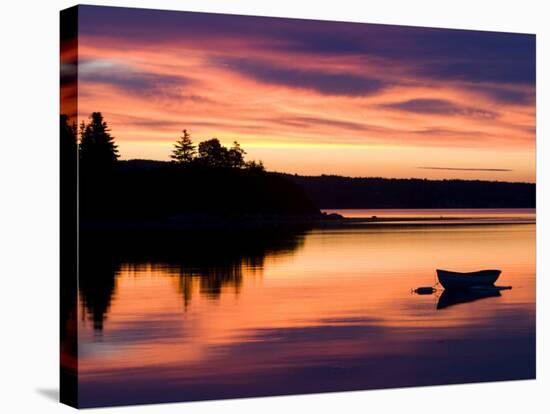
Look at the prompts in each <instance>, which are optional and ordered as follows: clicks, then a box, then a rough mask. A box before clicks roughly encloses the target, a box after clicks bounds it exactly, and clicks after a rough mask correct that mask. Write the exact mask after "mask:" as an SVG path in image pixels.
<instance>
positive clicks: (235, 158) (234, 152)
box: [227, 141, 246, 168]
mask: <svg viewBox="0 0 550 414" xmlns="http://www.w3.org/2000/svg"><path fill="white" fill-rule="evenodd" d="M245 154H246V151H245V150H243V149H242V148H241V145H240V144H239V143H238V142H237V141H234V142H233V147H231V149H230V150H229V151H228V153H227V156H228V161H229V164H230V166H231V167H233V168H242V167H244V165H245V162H244V155H245Z"/></svg>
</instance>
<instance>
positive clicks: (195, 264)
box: [79, 226, 308, 331]
mask: <svg viewBox="0 0 550 414" xmlns="http://www.w3.org/2000/svg"><path fill="white" fill-rule="evenodd" d="M307 231H308V229H307V228H305V227H303V226H301V227H292V228H285V229H284V230H281V231H251V232H245V233H242V234H239V235H235V234H215V235H211V234H188V235H186V237H185V238H184V239H182V238H181V235H180V234H171V233H164V234H153V235H152V234H146V235H143V234H142V235H139V236H136V235H135V234H119V235H117V236H116V237H114V238H110V239H105V238H103V237H100V236H98V235H94V234H86V235H84V236H83V237H82V242H81V244H82V246H81V251H82V254H81V256H80V269H81V270H80V279H79V292H80V297H81V304H82V306H83V307H84V308H85V310H86V311H85V312H84V313H85V314H86V315H87V316H88V318H89V319H91V320H92V322H93V328H94V330H97V331H102V330H103V323H104V321H105V319H106V318H107V315H108V312H109V307H110V304H111V301H112V299H113V297H114V296H115V293H116V288H117V286H116V278H117V276H118V275H120V274H128V273H133V274H139V272H140V271H143V270H144V269H151V270H158V271H163V272H165V273H169V274H170V275H171V276H173V277H174V278H177V281H178V291H179V292H180V293H181V294H182V296H183V302H184V305H185V307H186V308H187V306H188V305H189V303H190V301H191V299H192V296H193V291H194V290H195V289H194V286H195V284H198V286H199V294H200V295H204V296H205V297H207V298H210V299H217V298H219V296H220V294H221V292H222V289H223V288H224V287H232V288H233V290H234V292H235V293H237V294H238V292H239V288H240V286H241V283H242V280H243V268H246V269H248V273H258V274H261V271H262V269H263V266H264V262H265V259H266V257H267V256H269V255H272V256H284V255H290V254H293V252H295V251H296V250H298V249H299V248H300V247H301V246H302V245H303V242H304V237H305V234H306V233H307ZM98 245H100V246H101V247H102V250H103V252H102V253H101V254H98V253H97V246H98Z"/></svg>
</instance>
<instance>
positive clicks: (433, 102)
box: [382, 98, 498, 119]
mask: <svg viewBox="0 0 550 414" xmlns="http://www.w3.org/2000/svg"><path fill="white" fill-rule="evenodd" d="M382 106H383V107H384V108H388V109H393V110H398V111H405V112H412V113H416V114H436V115H452V116H454V115H460V116H466V117H473V118H484V119H495V118H497V117H498V114H497V113H496V112H493V111H488V110H485V109H481V108H475V107H471V106H463V105H459V104H456V103H454V102H451V101H448V100H445V99H420V98H418V99H410V100H408V101H402V102H396V103H391V104H384V105H382Z"/></svg>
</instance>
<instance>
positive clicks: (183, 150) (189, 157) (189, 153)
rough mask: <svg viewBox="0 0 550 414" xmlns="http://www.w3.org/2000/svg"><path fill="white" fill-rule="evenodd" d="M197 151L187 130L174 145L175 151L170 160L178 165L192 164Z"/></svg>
mask: <svg viewBox="0 0 550 414" xmlns="http://www.w3.org/2000/svg"><path fill="white" fill-rule="evenodd" d="M195 154H196V149H195V145H194V144H193V141H191V135H190V134H189V133H188V132H187V130H186V129H184V130H183V135H182V136H181V137H180V139H179V140H178V141H177V142H176V143H175V144H174V150H173V151H172V155H170V158H172V159H173V160H174V162H176V163H178V164H185V163H190V162H192V161H193V159H194V158H195Z"/></svg>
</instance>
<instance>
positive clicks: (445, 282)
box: [436, 269, 501, 290]
mask: <svg viewBox="0 0 550 414" xmlns="http://www.w3.org/2000/svg"><path fill="white" fill-rule="evenodd" d="M436 272H437V279H438V280H439V283H440V284H441V286H443V287H444V288H445V289H453V290H459V289H469V288H471V287H474V286H493V285H494V284H495V282H496V281H497V279H498V277H499V276H500V273H501V271H500V270H481V271H479V272H470V273H460V272H451V271H448V270H441V269H437V270H436Z"/></svg>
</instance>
